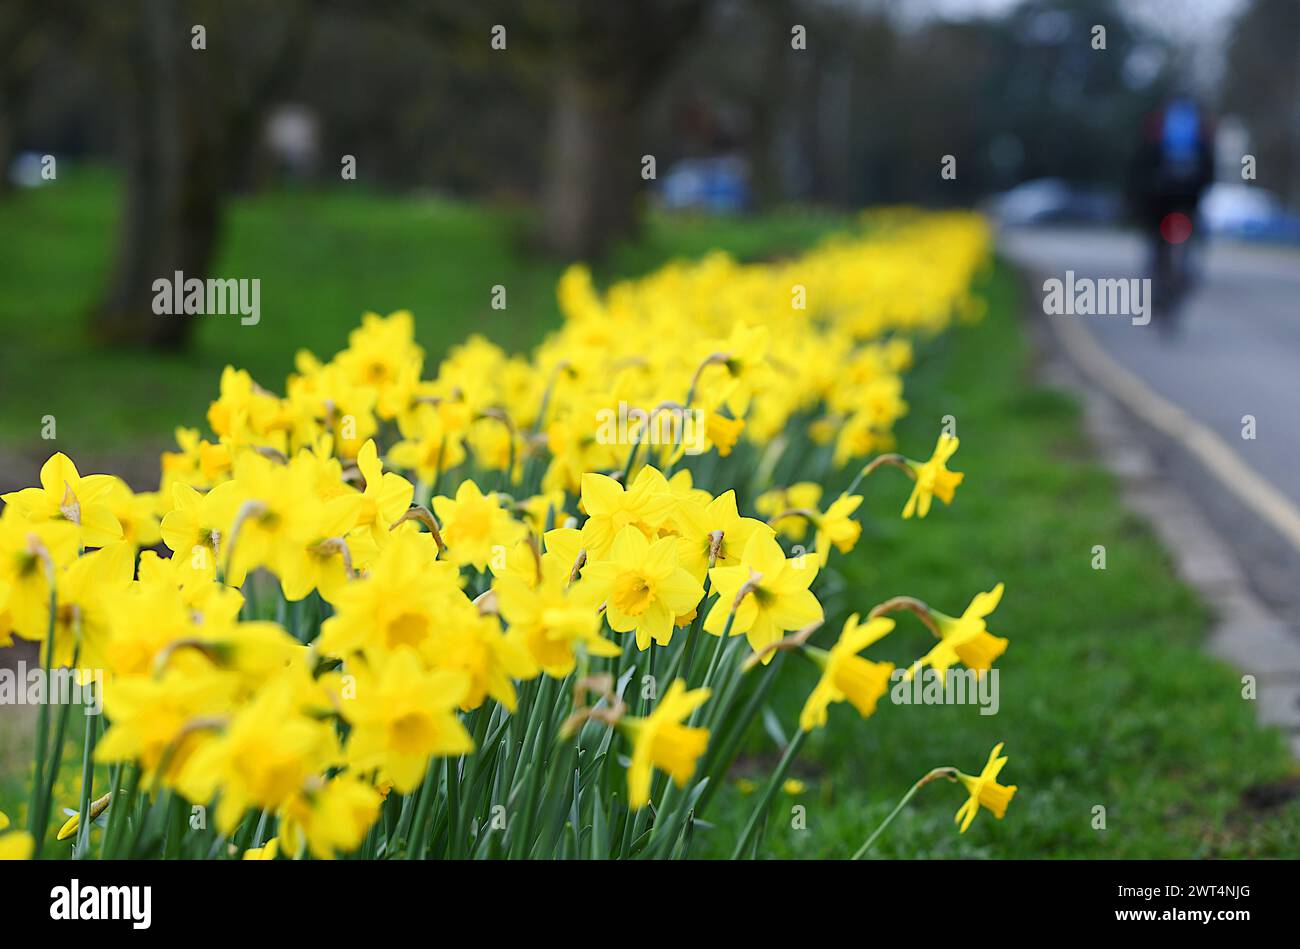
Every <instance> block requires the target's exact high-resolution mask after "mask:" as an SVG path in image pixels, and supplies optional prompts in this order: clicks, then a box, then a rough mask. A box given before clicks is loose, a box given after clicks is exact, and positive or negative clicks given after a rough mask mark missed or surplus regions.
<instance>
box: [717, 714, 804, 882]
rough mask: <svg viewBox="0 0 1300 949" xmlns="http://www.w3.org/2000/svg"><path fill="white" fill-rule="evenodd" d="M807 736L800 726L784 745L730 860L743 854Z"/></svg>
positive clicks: (737, 858)
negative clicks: (781, 753) (783, 751)
mask: <svg viewBox="0 0 1300 949" xmlns="http://www.w3.org/2000/svg"><path fill="white" fill-rule="evenodd" d="M807 737H808V733H807V732H806V731H804V730H803V729H802V728H801V729H799V731H797V732H795V736H794V738H792V739H790V743H789V744H788V745H786V747H785V754H784V755H782V756H781V763H780V764H778V765H777V766H776V770H775V771H773V772H772V777H771V778H770V779H769V780H768V782H767V787H766V788H764V789H763V796H762V797H761V798H759V801H758V804H757V806H756V807H755V808H754V813H752V814H750V815H749V823H748V824H746V825H745V829H744V831H743V832H742V833H741V835H740V840H739V841H737V842H736V849H735V850H734V851H732V854H731V859H732V860H739V859H740V858H741V855H742V854H744V852H745V849H746V847H748V846H749V841H750V838H752V837H753V836H754V832H755V831H756V830H757V829H758V823H759V821H760V820H762V819H763V815H764V814H766V813H767V808H768V806H769V805H770V804H771V803H772V798H773V797H774V796H775V795H776V789H777V788H779V787H780V786H781V782H782V781H784V780H785V776H786V773H787V772H788V771H789V770H790V763H791V762H792V761H794V756H795V755H796V754H798V753H799V748H800V747H801V746H802V745H803V742H804V739H805V738H807Z"/></svg>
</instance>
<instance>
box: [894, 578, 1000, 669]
mask: <svg viewBox="0 0 1300 949" xmlns="http://www.w3.org/2000/svg"><path fill="white" fill-rule="evenodd" d="M1002 589H1003V587H1002V584H1001V583H999V584H998V585H997V586H995V587H994V588H993V589H992V590H990V591H989V592H987V593H977V594H976V595H975V597H974V598H973V599H972V600H971V601H970V605H969V606H968V607H966V612H964V613H962V615H961V616H959V617H955V618H954V617H952V616H948V615H947V614H945V613H940V612H939V611H938V610H933V609H932V610H930V615H931V616H932V617H933V619H934V621H935V624H936V625H937V626H938V627H939V632H940V633H941V634H942V638H941V639H940V640H939V642H938V643H936V644H935V646H934V648H932V649H931V650H930V651H929V652H928V653H926V654H925V655H924V656H922V657H921V658H920V659H918V660H917V661H916V663H915V664H914V665H913V666H912V668H911V669H909V670H908V678H909V679H910V678H911V677H912V675H914V674H915V672H916V670H917V669H919V668H921V667H922V666H931V667H933V668H934V669H935V671H936V672H938V674H939V678H940V680H941V681H943V680H945V679H946V671H947V669H948V667H950V666H952V665H953V664H955V663H957V662H961V663H963V664H964V665H965V666H966V667H967V668H970V669H975V670H978V671H983V670H985V669H989V668H992V666H993V661H994V660H995V659H997V658H998V656H1000V655H1002V654H1003V653H1004V652H1006V649H1007V640H1006V639H1005V638H1003V637H1002V636H994V635H993V634H992V633H990V632H989V631H988V627H987V626H986V624H985V622H984V619H985V617H987V616H988V615H989V614H990V613H992V612H993V611H994V610H995V609H997V607H998V603H999V602H1000V601H1001V600H1002Z"/></svg>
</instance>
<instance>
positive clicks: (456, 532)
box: [433, 481, 527, 571]
mask: <svg viewBox="0 0 1300 949" xmlns="http://www.w3.org/2000/svg"><path fill="white" fill-rule="evenodd" d="M433 512H434V514H436V515H437V517H438V520H439V521H440V522H441V523H442V539H443V540H444V541H445V542H446V544H447V554H448V556H450V557H451V559H452V562H454V563H457V564H462V565H463V564H469V565H471V566H473V567H474V569H476V570H479V571H483V570H485V569H486V568H487V563H488V561H489V560H490V559H492V557H493V556H494V554H495V553H496V551H497V550H498V549H500V550H503V551H504V550H506V549H508V548H509V547H510V546H511V545H513V544H514V543H515V541H517V540H518V539H519V538H520V537H522V536H523V535H524V533H525V532H526V530H527V528H525V527H524V525H522V524H520V523H519V522H518V521H516V520H515V519H514V518H512V517H511V516H510V512H509V511H507V510H506V509H505V508H504V507H502V506H501V501H500V499H499V498H498V497H497V495H496V493H495V492H492V493H489V494H484V493H483V492H482V491H480V490H479V487H478V485H477V484H475V483H474V482H473V481H462V482H461V483H460V487H458V488H457V489H456V498H455V500H453V499H451V498H444V497H437V498H434V499H433Z"/></svg>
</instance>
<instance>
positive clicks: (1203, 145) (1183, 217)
mask: <svg viewBox="0 0 1300 949" xmlns="http://www.w3.org/2000/svg"><path fill="white" fill-rule="evenodd" d="M1213 180H1214V130H1213V127H1212V126H1211V123H1210V121H1209V120H1208V119H1207V118H1206V116H1205V115H1204V114H1203V113H1202V111H1201V109H1200V107H1199V106H1197V104H1196V102H1195V101H1194V100H1193V99H1192V98H1191V97H1190V96H1184V95H1179V96H1175V97H1174V98H1172V99H1171V100H1170V101H1169V102H1168V103H1167V104H1166V105H1165V106H1164V107H1163V108H1161V109H1159V110H1158V111H1156V112H1154V113H1152V114H1151V115H1149V116H1147V118H1146V120H1145V122H1144V124H1143V134H1142V142H1141V144H1140V146H1139V148H1138V151H1137V154H1136V156H1135V159H1134V167H1133V176H1132V181H1131V183H1130V190H1131V194H1130V198H1131V201H1132V203H1133V205H1134V210H1135V212H1136V214H1137V216H1138V220H1139V223H1140V225H1141V227H1142V230H1143V233H1144V234H1146V235H1147V236H1148V237H1149V239H1150V240H1151V247H1152V252H1151V274H1152V291H1153V297H1154V301H1153V302H1154V309H1155V312H1156V316H1157V319H1158V322H1159V324H1160V326H1161V328H1162V329H1164V330H1165V331H1172V330H1173V329H1174V326H1175V321H1176V319H1177V314H1178V309H1179V304H1180V303H1181V302H1182V299H1183V296H1184V293H1185V292H1186V290H1187V289H1188V286H1189V284H1190V281H1191V277H1192V274H1191V263H1190V261H1189V259H1188V258H1189V255H1190V247H1189V244H1190V242H1191V241H1192V239H1193V237H1194V236H1195V235H1196V231H1197V225H1198V221H1197V216H1196V209H1197V205H1199V204H1200V201H1201V195H1202V194H1204V192H1205V189H1206V188H1208V187H1209V185H1210V183H1211V182H1212V181H1213Z"/></svg>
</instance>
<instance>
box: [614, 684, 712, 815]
mask: <svg viewBox="0 0 1300 949" xmlns="http://www.w3.org/2000/svg"><path fill="white" fill-rule="evenodd" d="M708 698H709V690H708V689H691V690H690V691H689V692H688V691H687V690H686V683H685V682H684V681H683V680H681V679H675V680H674V681H673V683H672V685H670V686H669V687H668V691H667V693H665V694H664V696H663V697H662V698H661V699H660V700H659V702H658V703H657V704H656V705H655V707H654V711H652V712H651V713H650V715H648V716H647V717H645V718H635V717H633V716H624V717H623V719H622V720H621V721H620V722H619V728H620V729H622V731H623V732H624V734H626V735H627V736H628V738H629V739H630V740H631V742H632V763H631V765H630V766H629V767H628V770H627V790H628V806H629V807H631V808H632V809H633V810H639V809H640V808H642V807H644V806H645V805H646V803H647V802H648V801H649V800H650V778H651V775H652V772H653V769H654V768H658V769H659V770H660V771H666V772H667V773H668V774H669V775H670V776H671V777H672V779H673V780H674V781H675V782H677V786H678V787H685V785H686V782H687V781H689V780H690V779H691V775H692V774H694V773H695V762H696V760H697V759H698V758H699V757H700V755H702V754H704V749H705V747H707V745H708V743H709V730H708V729H707V728H696V727H692V726H690V725H683V724H682V722H684V721H685V720H686V719H687V718H688V717H689V716H690V714H691V713H692V712H693V711H695V710H696V709H697V708H699V707H700V706H701V705H703V704H704V703H705V702H706V701H708Z"/></svg>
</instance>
